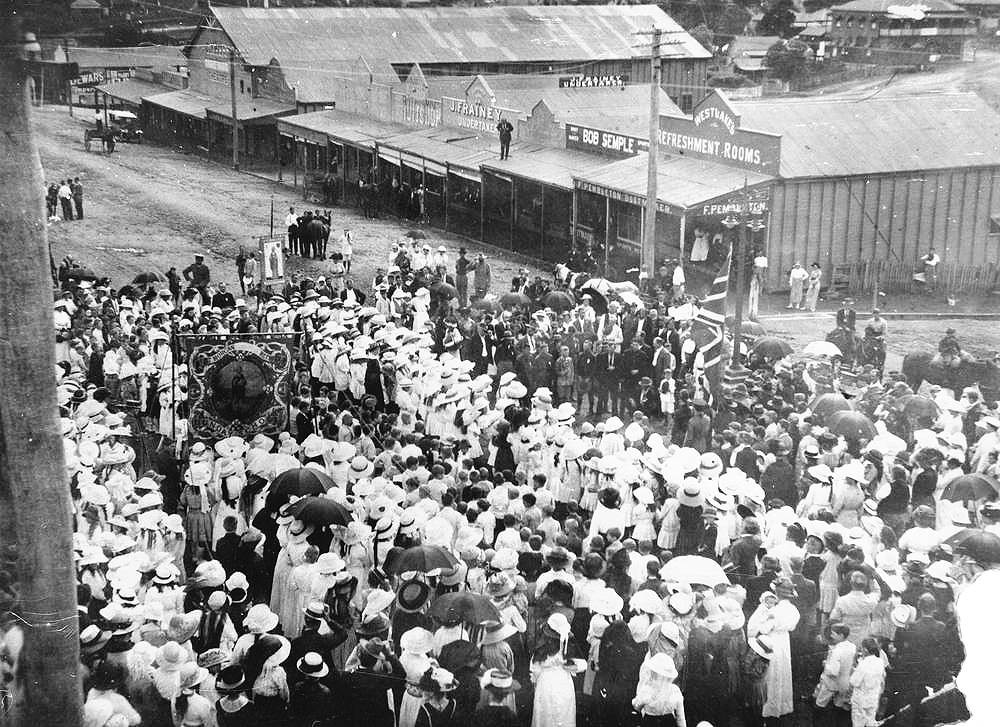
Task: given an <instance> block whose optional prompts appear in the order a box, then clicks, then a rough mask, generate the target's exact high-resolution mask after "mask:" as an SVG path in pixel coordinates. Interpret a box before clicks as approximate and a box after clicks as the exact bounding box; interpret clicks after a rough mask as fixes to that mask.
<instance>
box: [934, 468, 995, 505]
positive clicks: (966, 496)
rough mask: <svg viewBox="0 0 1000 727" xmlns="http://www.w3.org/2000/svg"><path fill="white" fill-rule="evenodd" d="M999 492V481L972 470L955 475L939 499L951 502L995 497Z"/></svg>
mask: <svg viewBox="0 0 1000 727" xmlns="http://www.w3.org/2000/svg"><path fill="white" fill-rule="evenodd" d="M998 494H1000V483H998V482H997V481H996V480H995V479H994V478H992V477H990V476H989V475H984V474H982V473H980V472H973V473H971V474H968V475H962V476H961V477H956V478H955V479H953V480H952V481H951V482H949V483H948V485H947V486H946V487H945V488H944V492H943V493H942V494H941V499H943V500H951V501H952V502H965V501H967V500H982V499H983V498H984V497H985V498H995V497H996V496H997V495H998Z"/></svg>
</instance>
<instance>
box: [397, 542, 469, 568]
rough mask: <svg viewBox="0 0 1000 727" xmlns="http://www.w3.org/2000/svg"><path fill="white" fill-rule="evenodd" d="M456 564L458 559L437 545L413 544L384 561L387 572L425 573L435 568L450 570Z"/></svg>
mask: <svg viewBox="0 0 1000 727" xmlns="http://www.w3.org/2000/svg"><path fill="white" fill-rule="evenodd" d="M457 564H458V559H456V558H455V556H453V555H452V554H451V553H449V552H448V551H447V550H445V549H444V548H442V547H441V546H439V545H415V546H413V547H412V548H407V549H406V550H404V551H403V552H402V553H400V554H399V557H398V558H394V559H392V562H389V563H386V564H385V570H386V572H387V573H406V572H408V571H416V572H418V573H426V572H427V571H432V570H435V569H437V568H442V569H444V570H450V569H452V568H454V567H455V566H456V565H457Z"/></svg>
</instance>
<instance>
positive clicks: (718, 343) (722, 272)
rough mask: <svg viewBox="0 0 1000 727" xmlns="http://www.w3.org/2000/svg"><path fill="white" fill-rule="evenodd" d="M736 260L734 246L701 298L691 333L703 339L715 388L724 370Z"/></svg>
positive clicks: (702, 347) (709, 372)
mask: <svg viewBox="0 0 1000 727" xmlns="http://www.w3.org/2000/svg"><path fill="white" fill-rule="evenodd" d="M732 261H733V250H732V246H730V248H729V253H728V254H727V255H726V261H725V262H724V263H723V264H722V267H720V268H719V272H718V273H717V274H716V276H715V280H713V281H712V287H711V288H710V289H709V291H708V295H707V296H705V298H704V299H703V300H702V301H701V307H700V308H699V309H698V312H697V314H696V315H695V317H694V320H693V322H692V325H691V332H692V334H693V335H695V336H696V338H697V339H698V340H700V341H704V343H703V344H702V346H701V352H702V356H703V357H704V359H705V376H706V378H707V379H708V380H709V381H710V382H711V385H712V388H713V389H716V388H718V384H719V377H720V375H721V372H722V364H723V361H722V342H723V340H724V338H725V331H726V295H727V294H728V292H729V268H730V265H732ZM699 331H700V333H699Z"/></svg>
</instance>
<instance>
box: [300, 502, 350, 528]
mask: <svg viewBox="0 0 1000 727" xmlns="http://www.w3.org/2000/svg"><path fill="white" fill-rule="evenodd" d="M288 514H289V515H291V516H292V517H294V518H295V519H297V520H301V521H302V522H304V523H312V524H313V525H343V526H345V527H346V526H347V523H349V522H350V521H351V514H350V513H349V512H348V511H347V508H345V507H344V506H343V505H341V504H340V503H339V502H334V501H333V500H331V499H329V498H326V497H317V496H315V495H311V496H309V497H303V498H302V499H301V500H298V501H297V502H294V503H292V504H291V505H290V506H289V508H288Z"/></svg>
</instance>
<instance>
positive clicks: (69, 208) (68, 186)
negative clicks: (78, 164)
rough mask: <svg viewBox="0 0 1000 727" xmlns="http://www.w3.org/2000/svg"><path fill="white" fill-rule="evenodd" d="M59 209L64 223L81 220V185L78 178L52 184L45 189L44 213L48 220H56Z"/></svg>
mask: <svg viewBox="0 0 1000 727" xmlns="http://www.w3.org/2000/svg"><path fill="white" fill-rule="evenodd" d="M60 208H61V211H62V218H63V219H64V220H66V221H70V220H74V219H77V220H82V219H83V184H81V183H80V178H79V177H74V178H73V179H61V180H59V182H58V183H57V182H52V183H51V184H49V185H47V186H46V189H45V211H46V215H47V217H48V218H49V219H52V218H54V217H55V218H58V216H59V215H58V212H59V210H60Z"/></svg>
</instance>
